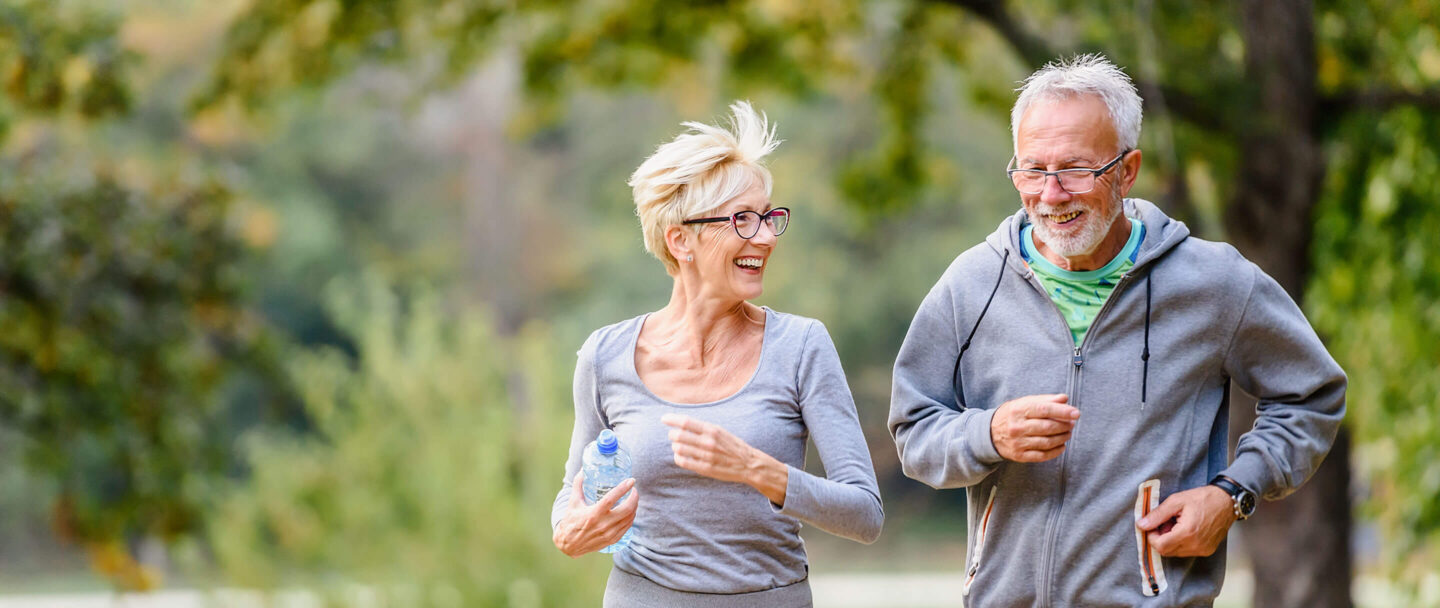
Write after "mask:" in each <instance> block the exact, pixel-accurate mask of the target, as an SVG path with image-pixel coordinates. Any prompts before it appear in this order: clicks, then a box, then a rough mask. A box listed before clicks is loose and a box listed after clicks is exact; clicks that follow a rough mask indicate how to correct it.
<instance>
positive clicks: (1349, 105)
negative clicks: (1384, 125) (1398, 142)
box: [1320, 87, 1440, 120]
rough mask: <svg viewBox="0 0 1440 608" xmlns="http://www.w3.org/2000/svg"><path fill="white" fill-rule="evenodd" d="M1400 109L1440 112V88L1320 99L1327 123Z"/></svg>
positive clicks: (1364, 92) (1362, 92)
mask: <svg viewBox="0 0 1440 608" xmlns="http://www.w3.org/2000/svg"><path fill="white" fill-rule="evenodd" d="M1400 106H1411V107H1416V108H1421V109H1425V110H1440V88H1435V87H1432V88H1429V89H1424V90H1421V91H1404V90H1400V89H1378V88H1372V89H1364V90H1358V91H1355V90H1352V91H1340V92H1337V93H1332V94H1330V95H1324V96H1322V97H1321V98H1320V110H1321V114H1320V115H1321V116H1322V117H1326V119H1327V120H1332V119H1331V118H1330V117H1336V118H1338V117H1339V116H1340V115H1342V114H1347V113H1350V112H1357V111H1374V112H1384V111H1386V110H1391V109H1394V108H1396V107H1400Z"/></svg>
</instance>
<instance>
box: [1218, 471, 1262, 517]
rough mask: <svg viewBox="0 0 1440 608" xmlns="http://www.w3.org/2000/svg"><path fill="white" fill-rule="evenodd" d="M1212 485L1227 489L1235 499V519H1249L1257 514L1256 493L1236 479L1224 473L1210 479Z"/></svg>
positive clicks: (1227, 492) (1226, 491)
mask: <svg viewBox="0 0 1440 608" xmlns="http://www.w3.org/2000/svg"><path fill="white" fill-rule="evenodd" d="M1210 485H1212V486H1215V487H1217V488H1220V489H1221V490H1225V493H1226V494H1229V495H1230V498H1231V499H1233V500H1234V501H1235V519H1238V520H1245V519H1249V518H1250V516H1251V515H1254V514H1255V493H1254V492H1251V491H1250V490H1246V489H1245V488H1244V487H1243V486H1241V485H1240V484H1238V483H1235V480H1233V479H1230V478H1229V477H1226V476H1224V475H1216V476H1215V479H1211V480H1210Z"/></svg>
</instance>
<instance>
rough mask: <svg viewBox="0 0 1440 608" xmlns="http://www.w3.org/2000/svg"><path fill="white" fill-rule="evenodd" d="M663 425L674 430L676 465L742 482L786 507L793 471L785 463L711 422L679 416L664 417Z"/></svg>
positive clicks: (661, 418) (672, 444) (672, 436)
mask: <svg viewBox="0 0 1440 608" xmlns="http://www.w3.org/2000/svg"><path fill="white" fill-rule="evenodd" d="M660 422H662V423H664V424H666V425H667V426H670V427H673V428H671V429H670V449H671V450H673V451H674V452H675V464H676V465H678V466H680V467H681V468H685V469H689V470H691V471H694V472H696V473H699V474H701V475H704V476H706V477H710V478H712V479H718V480H720V481H731V482H735V483H743V484H745V485H748V486H750V487H752V488H755V489H756V490H759V491H760V493H761V494H764V495H765V497H766V498H769V499H770V502H772V503H775V504H776V505H780V506H784V505H785V486H786V484H787V483H789V481H790V469H789V468H788V467H786V466H785V464H784V463H782V462H780V461H778V460H775V458H773V457H771V456H770V455H769V454H766V453H764V452H762V451H760V450H757V449H755V448H753V447H750V444H748V443H745V441H744V440H743V439H740V438H739V437H736V436H735V435H733V434H731V433H730V431H727V430H725V429H723V428H720V427H719V426H716V425H714V424H710V423H708V422H702V421H700V420H696V419H694V418H691V417H689V416H682V415H680V414H665V415H664V416H661V417H660Z"/></svg>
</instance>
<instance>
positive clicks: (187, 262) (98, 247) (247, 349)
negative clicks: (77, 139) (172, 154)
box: [0, 158, 263, 540]
mask: <svg viewBox="0 0 1440 608" xmlns="http://www.w3.org/2000/svg"><path fill="white" fill-rule="evenodd" d="M84 161H88V162H86V164H88V165H89V166H88V167H85V169H84V170H75V169H73V168H67V169H62V168H60V167H58V166H55V165H54V164H51V162H50V161H47V160H20V161H14V160H4V161H0V292H3V293H4V297H3V298H0V324H3V325H4V326H5V327H6V328H7V330H6V331H5V332H4V333H3V336H0V424H4V425H5V426H6V427H8V428H11V429H14V430H16V431H18V432H19V433H20V434H21V435H22V436H23V437H24V439H25V440H26V441H25V444H24V445H25V446H26V448H27V449H26V456H27V460H28V462H29V463H30V464H31V465H32V466H34V467H35V468H36V469H38V470H40V471H44V472H45V473H47V474H50V475H54V476H55V477H56V478H58V479H59V481H60V486H61V490H60V492H61V500H62V504H61V507H62V508H61V509H60V511H59V519H58V521H57V522H56V523H57V525H58V526H60V529H61V531H62V533H64V534H65V535H67V536H70V537H72V538H79V539H86V540H110V539H116V538H122V537H123V536H124V535H127V534H154V535H159V536H161V537H164V538H169V537H173V536H174V535H176V534H179V533H182V532H185V531H188V530H190V529H193V527H194V526H195V522H196V520H197V519H198V518H199V516H200V514H199V512H198V510H199V508H200V498H201V490H202V482H203V480H204V478H205V476H206V475H207V474H213V473H216V472H219V471H220V470H223V468H224V466H225V462H226V459H225V454H224V441H223V438H224V437H225V435H226V432H227V431H226V429H225V428H224V427H223V423H224V420H223V417H222V416H220V409H219V407H218V406H219V399H218V397H219V394H218V390H219V389H220V388H221V385H222V383H223V382H225V381H226V380H227V379H229V378H231V377H232V371H233V368H235V367H236V366H237V365H243V363H242V362H243V361H245V360H247V359H249V358H250V357H253V356H256V355H257V354H258V352H259V351H258V350H257V349H261V348H263V344H262V342H263V340H262V337H263V336H262V333H263V332H261V331H260V328H258V327H256V326H255V322H254V320H253V319H250V318H248V317H247V316H246V314H245V313H244V311H243V310H240V309H238V308H237V307H236V306H235V303H236V301H237V300H238V299H239V298H240V286H239V284H238V282H237V277H236V276H234V275H233V274H232V273H231V272H230V271H231V269H232V267H233V265H234V264H235V263H236V260H237V259H238V258H239V257H240V256H241V255H242V254H243V249H242V247H241V246H240V245H239V243H238V241H237V240H236V239H235V238H233V237H232V236H231V235H230V234H229V232H228V230H227V228H226V208H227V205H228V200H229V199H228V195H227V193H226V191H225V189H224V188H223V187H221V186H219V185H217V184H215V183H211V182H204V181H202V182H201V183H195V184H191V183H184V181H183V180H180V179H179V178H176V179H174V180H164V179H161V180H158V183H150V182H147V183H137V182H144V180H135V179H131V181H130V182H127V181H126V178H122V177H121V176H120V175H118V174H117V169H116V168H114V167H108V166H107V165H106V164H105V163H104V162H103V161H102V160H100V159H93V158H86V159H84ZM84 161H82V162H84ZM55 162H60V161H55ZM82 166H84V165H82ZM92 171H93V172H92ZM132 177H133V176H132Z"/></svg>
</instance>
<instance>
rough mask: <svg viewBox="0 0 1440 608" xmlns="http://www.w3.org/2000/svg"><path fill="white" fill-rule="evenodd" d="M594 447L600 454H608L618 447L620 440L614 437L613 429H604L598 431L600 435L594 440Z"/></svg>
mask: <svg viewBox="0 0 1440 608" xmlns="http://www.w3.org/2000/svg"><path fill="white" fill-rule="evenodd" d="M595 449H597V450H599V451H600V453H601V454H604V455H606V456H609V455H611V454H614V453H615V452H616V451H617V450H619V449H620V440H619V439H617V438H616V437H615V431H612V430H610V429H605V430H603V431H600V437H599V438H597V439H596V440H595Z"/></svg>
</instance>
